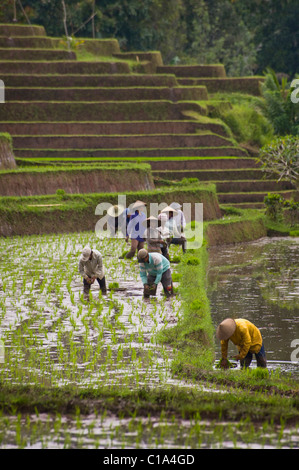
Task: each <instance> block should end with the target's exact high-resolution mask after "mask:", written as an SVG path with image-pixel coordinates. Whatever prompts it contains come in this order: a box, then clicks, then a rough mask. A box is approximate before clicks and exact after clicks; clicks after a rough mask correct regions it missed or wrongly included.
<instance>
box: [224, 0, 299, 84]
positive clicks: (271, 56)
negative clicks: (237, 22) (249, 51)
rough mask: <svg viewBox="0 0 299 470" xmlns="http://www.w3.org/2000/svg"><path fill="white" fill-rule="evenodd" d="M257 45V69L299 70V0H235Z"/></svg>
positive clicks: (293, 73) (288, 71) (287, 71)
mask: <svg viewBox="0 0 299 470" xmlns="http://www.w3.org/2000/svg"><path fill="white" fill-rule="evenodd" d="M231 1H232V2H233V3H234V5H235V8H236V11H237V12H238V14H239V16H240V17H241V18H242V20H243V21H244V23H245V25H246V26H247V28H248V29H249V30H250V31H251V32H252V33H253V35H254V44H255V46H256V48H257V73H262V72H263V71H264V70H265V69H266V68H267V67H271V68H272V69H274V70H276V71H278V72H283V73H287V74H288V75H289V76H290V78H292V77H293V76H294V75H295V74H296V73H298V72H299V35H298V18H299V2H298V0H231Z"/></svg>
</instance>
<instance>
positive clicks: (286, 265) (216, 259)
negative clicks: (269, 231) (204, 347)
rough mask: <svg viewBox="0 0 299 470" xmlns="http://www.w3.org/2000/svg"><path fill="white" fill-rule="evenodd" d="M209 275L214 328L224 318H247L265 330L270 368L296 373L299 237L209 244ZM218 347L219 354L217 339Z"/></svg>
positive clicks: (263, 331) (298, 337) (264, 338)
mask: <svg viewBox="0 0 299 470" xmlns="http://www.w3.org/2000/svg"><path fill="white" fill-rule="evenodd" d="M208 278H209V291H208V295H209V299H210V306H211V312H212V318H213V321H214V324H215V327H216V326H217V324H218V323H219V322H220V321H222V320H223V319H224V318H226V317H233V318H246V319H248V320H249V321H251V322H252V323H254V324H255V325H256V326H257V327H258V328H259V329H260V330H261V333H262V336H263V340H264V344H265V349H266V353H267V359H268V362H269V369H271V368H274V367H276V366H277V367H280V368H281V370H286V371H291V372H296V371H297V372H298V360H299V354H298V353H297V354H296V351H295V347H298V344H297V346H295V347H294V343H295V341H294V340H296V339H298V343H299V239H298V238H272V239H271V238H270V239H269V238H265V239H260V240H258V241H255V242H250V243H242V244H238V245H230V246H226V247H225V249H224V248H223V247H215V248H211V249H210V250H209V273H208ZM216 345H217V356H218V357H219V355H220V345H219V342H218V341H217V340H216ZM234 348H235V347H234V346H233V345H231V352H232V353H235V349H234ZM292 353H293V354H292Z"/></svg>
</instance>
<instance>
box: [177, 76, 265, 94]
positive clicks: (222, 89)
mask: <svg viewBox="0 0 299 470" xmlns="http://www.w3.org/2000/svg"><path fill="white" fill-rule="evenodd" d="M264 80H265V77H259V76H256V77H218V78H209V77H206V78H192V77H191V78H190V77H189V78H177V82H178V83H179V84H180V85H185V86H192V85H193V86H199V85H204V86H206V87H207V90H208V93H226V92H229V93H232V92H240V93H248V94H250V95H255V96H259V95H260V83H261V82H263V81H264Z"/></svg>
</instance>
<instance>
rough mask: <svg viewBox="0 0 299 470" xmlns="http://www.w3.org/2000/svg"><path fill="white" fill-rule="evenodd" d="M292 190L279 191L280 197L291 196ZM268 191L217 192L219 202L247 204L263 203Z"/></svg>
mask: <svg viewBox="0 0 299 470" xmlns="http://www.w3.org/2000/svg"><path fill="white" fill-rule="evenodd" d="M293 193H294V191H280V192H279V194H281V196H282V197H284V198H285V199H289V198H291V197H292V195H293ZM267 194H268V192H247V193H218V194H217V196H218V201H219V204H230V205H231V204H236V203H237V204H244V203H246V204H249V203H263V201H264V198H265V196H267Z"/></svg>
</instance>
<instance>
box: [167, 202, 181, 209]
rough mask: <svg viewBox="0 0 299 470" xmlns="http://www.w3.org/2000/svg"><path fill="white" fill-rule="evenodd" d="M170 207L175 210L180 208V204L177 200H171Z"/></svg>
mask: <svg viewBox="0 0 299 470" xmlns="http://www.w3.org/2000/svg"><path fill="white" fill-rule="evenodd" d="M170 207H173V208H174V209H176V210H177V209H180V208H181V207H182V205H181V204H179V203H178V202H172V203H171V204H170Z"/></svg>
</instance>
